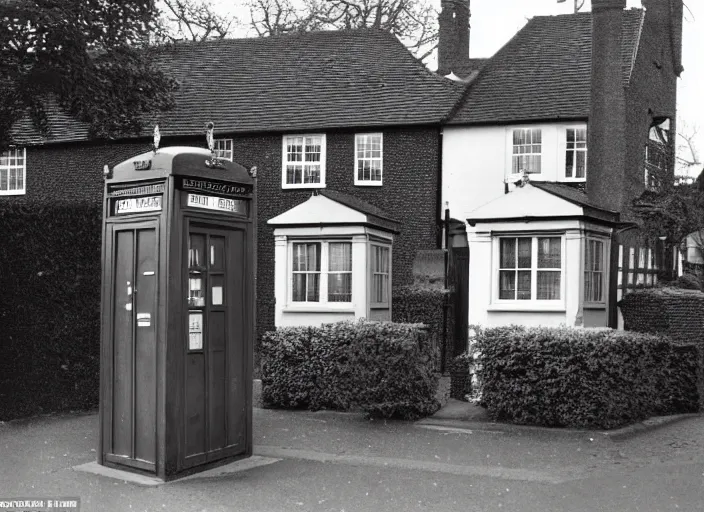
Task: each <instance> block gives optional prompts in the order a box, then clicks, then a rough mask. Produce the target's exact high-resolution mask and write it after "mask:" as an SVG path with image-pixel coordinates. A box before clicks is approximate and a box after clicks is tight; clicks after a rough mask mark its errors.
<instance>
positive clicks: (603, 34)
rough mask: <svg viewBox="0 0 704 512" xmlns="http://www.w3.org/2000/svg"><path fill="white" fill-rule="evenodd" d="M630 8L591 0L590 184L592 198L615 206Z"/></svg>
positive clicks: (621, 0)
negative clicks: (624, 45) (627, 10)
mask: <svg viewBox="0 0 704 512" xmlns="http://www.w3.org/2000/svg"><path fill="white" fill-rule="evenodd" d="M660 1H661V0H660ZM625 8H626V0H592V58H591V84H590V85H591V98H590V105H589V124H588V141H587V145H588V148H589V157H588V162H589V163H588V166H587V187H586V188H587V195H588V196H589V198H590V199H592V200H593V201H594V202H595V203H596V204H599V205H601V206H602V207H603V208H606V209H608V210H613V211H621V210H622V206H623V198H624V187H625V183H624V181H625V167H626V93H625V89H624V85H623V74H622V57H621V47H622V26H623V10H624V9H625Z"/></svg>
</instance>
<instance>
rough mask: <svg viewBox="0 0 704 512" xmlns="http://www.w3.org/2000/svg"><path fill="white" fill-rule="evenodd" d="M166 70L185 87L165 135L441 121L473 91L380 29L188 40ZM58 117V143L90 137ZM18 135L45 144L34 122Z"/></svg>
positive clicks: (167, 54) (171, 52) (165, 60)
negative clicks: (467, 91)
mask: <svg viewBox="0 0 704 512" xmlns="http://www.w3.org/2000/svg"><path fill="white" fill-rule="evenodd" d="M156 64H157V65H158V66H160V67H162V69H164V68H165V69H166V70H167V71H168V72H169V73H170V74H172V76H174V77H175V78H176V79H177V80H178V81H179V82H180V83H181V86H180V89H179V91H178V92H177V93H176V107H175V108H174V109H173V110H172V111H170V112H167V113H163V114H161V117H160V118H159V120H158V122H159V128H160V130H161V133H162V135H164V136H169V135H190V134H201V133H203V132H204V130H205V125H206V123H207V122H208V121H213V122H214V123H215V130H216V133H253V132H277V131H297V130H318V129H328V128H338V127H381V126H394V125H395V126H402V125H418V124H433V123H439V122H440V121H441V120H442V119H443V118H444V117H446V116H447V114H448V113H449V111H450V110H451V108H452V106H453V105H454V104H456V102H457V100H458V99H459V97H460V96H461V93H462V91H463V89H464V84H458V83H455V82H452V81H450V80H446V79H444V78H442V77H439V76H437V75H435V74H434V73H432V72H430V71H429V70H428V69H426V68H425V66H424V65H423V64H422V63H420V62H419V61H417V60H416V59H415V58H414V57H413V56H412V55H411V54H410V53H409V52H408V50H406V48H405V47H404V46H403V44H401V42H399V41H398V39H397V38H396V37H395V36H393V35H392V34H390V33H388V32H385V31H380V30H373V29H361V30H343V31H321V32H312V33H307V34H299V35H289V36H276V37H267V38H249V39H223V40H217V41H207V42H200V43H180V44H175V45H171V46H166V47H164V48H163V49H161V50H160V52H159V54H158V57H157V63H156ZM51 120H52V121H53V135H54V137H53V139H52V140H53V141H66V140H76V139H82V138H85V136H86V130H85V127H81V126H79V125H77V123H75V122H72V121H71V120H70V119H68V118H67V117H66V116H62V115H61V114H60V113H58V112H54V113H52V116H51ZM151 122H152V121H151V119H150V123H149V124H151ZM149 130H151V127H149ZM15 133H17V138H19V139H21V140H19V141H18V142H24V143H41V142H44V141H43V140H42V139H41V138H39V137H38V136H37V135H36V134H35V133H34V130H32V129H31V125H30V124H29V122H28V121H27V120H25V121H22V122H20V123H19V125H18V126H17V130H16V132H15Z"/></svg>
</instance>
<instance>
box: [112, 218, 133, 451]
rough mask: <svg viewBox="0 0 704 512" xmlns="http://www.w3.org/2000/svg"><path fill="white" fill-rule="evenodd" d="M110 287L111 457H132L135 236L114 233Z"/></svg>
mask: <svg viewBox="0 0 704 512" xmlns="http://www.w3.org/2000/svg"><path fill="white" fill-rule="evenodd" d="M114 261H115V281H114V285H113V294H114V295H113V304H114V307H115V309H114V312H113V321H114V327H113V329H114V330H113V368H114V370H113V385H112V395H113V397H112V405H113V415H112V418H113V425H112V453H114V454H115V455H124V456H127V457H130V456H131V454H132V413H133V411H132V391H133V389H132V380H133V378H132V372H133V368H132V361H133V353H132V331H133V322H132V291H133V285H134V277H133V276H134V232H133V231H132V230H129V231H117V232H116V233H115V256H114Z"/></svg>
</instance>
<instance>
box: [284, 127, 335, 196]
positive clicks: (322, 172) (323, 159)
mask: <svg viewBox="0 0 704 512" xmlns="http://www.w3.org/2000/svg"><path fill="white" fill-rule="evenodd" d="M288 137H303V138H304V142H303V154H304V155H305V137H321V141H320V183H295V184H292V183H286V164H287V163H288V161H287V159H286V158H287V152H286V139H287V138H288ZM326 159H327V139H326V137H325V134H324V133H287V134H285V135H282V136H281V188H283V189H297V188H304V189H311V188H325V187H326V185H325V167H326V165H325V164H326ZM301 165H305V162H304V161H303V162H301Z"/></svg>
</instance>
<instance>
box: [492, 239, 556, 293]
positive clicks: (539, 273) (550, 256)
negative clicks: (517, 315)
mask: <svg viewBox="0 0 704 512" xmlns="http://www.w3.org/2000/svg"><path fill="white" fill-rule="evenodd" d="M562 253H563V249H562V237H560V236H542V237H541V236H535V237H501V238H499V268H498V299H499V300H510V301H557V300H561V298H562V291H561V290H562V272H563V262H562Z"/></svg>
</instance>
